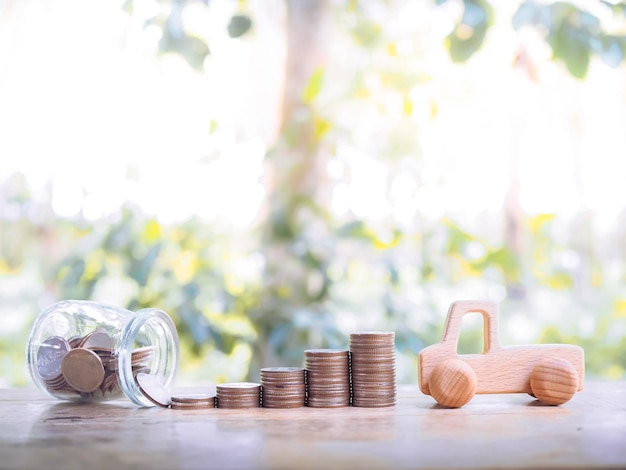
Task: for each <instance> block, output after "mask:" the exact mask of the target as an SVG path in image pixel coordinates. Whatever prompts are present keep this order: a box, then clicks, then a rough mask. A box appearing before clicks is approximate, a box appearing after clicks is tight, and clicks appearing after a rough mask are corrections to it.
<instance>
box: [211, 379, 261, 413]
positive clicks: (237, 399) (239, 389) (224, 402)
mask: <svg viewBox="0 0 626 470" xmlns="http://www.w3.org/2000/svg"><path fill="white" fill-rule="evenodd" d="M260 406H261V384H258V383H253V382H231V383H224V384H220V385H218V386H217V407H218V408H259V407H260Z"/></svg>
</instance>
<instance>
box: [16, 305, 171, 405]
mask: <svg viewBox="0 0 626 470" xmlns="http://www.w3.org/2000/svg"><path fill="white" fill-rule="evenodd" d="M26 356H27V361H28V367H29V370H30V374H31V377H32V379H33V381H34V382H35V384H36V385H37V386H38V387H39V388H40V389H42V390H44V391H45V392H47V393H48V394H50V395H52V396H53V397H55V398H58V399H61V400H70V401H83V402H102V401H109V400H117V399H123V398H128V399H129V400H131V401H132V402H133V403H135V404H137V405H140V406H153V405H154V403H153V401H152V400H151V399H150V398H149V397H148V396H146V394H144V393H143V391H142V389H141V387H140V386H139V384H138V382H137V376H138V375H140V374H141V375H144V374H148V375H150V376H152V378H153V380H155V381H157V382H158V383H159V384H160V385H161V386H162V387H163V388H164V389H165V390H170V389H171V387H172V386H173V382H174V378H175V375H176V371H177V368H178V358H179V344H178V333H177V331H176V326H175V325H174V322H173V321H172V319H171V318H170V316H169V315H168V314H167V313H165V312H164V311H162V310H159V309H155V308H146V309H142V310H138V311H136V312H132V311H130V310H127V309H124V308H120V307H115V306H111V305H106V304H102V303H98V302H91V301H83V300H65V301H62V302H58V303H56V304H54V305H51V306H50V307H48V308H47V309H45V310H44V311H43V312H41V313H40V314H39V316H38V317H37V319H36V320H35V323H34V324H33V327H32V329H31V332H30V335H29V338H28V343H27V348H26Z"/></svg>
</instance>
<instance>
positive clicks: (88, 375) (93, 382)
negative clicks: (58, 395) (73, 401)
mask: <svg viewBox="0 0 626 470" xmlns="http://www.w3.org/2000/svg"><path fill="white" fill-rule="evenodd" d="M61 371H62V373H63V377H64V378H65V380H66V381H67V383H68V384H70V385H71V386H72V387H74V388H75V389H76V390H78V391H79V392H84V393H89V392H93V391H94V390H96V389H97V388H98V387H100V385H101V384H102V381H103V379H104V367H103V366H102V361H101V360H100V357H99V356H98V355H97V354H96V353H95V352H93V351H91V350H89V349H82V348H77V349H72V350H71V351H69V352H68V353H67V354H66V355H65V356H64V357H63V361H62V364H61Z"/></svg>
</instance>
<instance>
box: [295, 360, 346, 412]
mask: <svg viewBox="0 0 626 470" xmlns="http://www.w3.org/2000/svg"><path fill="white" fill-rule="evenodd" d="M349 359H350V353H349V352H348V350H347V349H307V350H305V351H304V362H305V367H306V370H307V406H310V407H313V408H339V407H342V406H350V362H349Z"/></svg>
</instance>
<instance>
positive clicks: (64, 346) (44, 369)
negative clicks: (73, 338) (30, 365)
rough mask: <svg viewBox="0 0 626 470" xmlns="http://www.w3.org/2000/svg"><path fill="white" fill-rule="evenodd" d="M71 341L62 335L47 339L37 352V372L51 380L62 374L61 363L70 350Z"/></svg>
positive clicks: (45, 378)
mask: <svg viewBox="0 0 626 470" xmlns="http://www.w3.org/2000/svg"><path fill="white" fill-rule="evenodd" d="M70 349H71V348H70V345H69V343H68V342H67V341H66V340H65V339H64V338H61V337H60V336H52V337H50V338H48V339H46V340H45V341H44V342H43V343H41V346H40V347H39V350H38V352H37V372H38V373H39V376H40V377H41V378H42V379H43V380H50V379H54V378H56V377H58V376H59V375H61V363H62V361H63V358H64V357H65V355H66V354H67V353H68V352H69V351H70Z"/></svg>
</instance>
